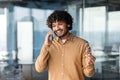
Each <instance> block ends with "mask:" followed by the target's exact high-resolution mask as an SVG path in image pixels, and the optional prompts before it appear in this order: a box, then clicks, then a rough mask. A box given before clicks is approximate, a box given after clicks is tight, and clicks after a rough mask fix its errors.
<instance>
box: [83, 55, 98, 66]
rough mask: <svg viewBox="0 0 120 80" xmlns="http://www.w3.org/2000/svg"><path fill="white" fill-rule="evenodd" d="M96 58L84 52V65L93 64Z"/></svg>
mask: <svg viewBox="0 0 120 80" xmlns="http://www.w3.org/2000/svg"><path fill="white" fill-rule="evenodd" d="M95 60H96V58H95V57H94V56H93V55H92V54H90V53H89V54H86V55H85V62H86V67H87V66H89V65H92V64H94V62H95Z"/></svg>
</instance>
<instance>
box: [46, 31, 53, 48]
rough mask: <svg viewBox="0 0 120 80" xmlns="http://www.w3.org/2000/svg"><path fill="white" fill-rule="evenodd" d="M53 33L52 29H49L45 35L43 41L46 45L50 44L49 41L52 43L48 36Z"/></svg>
mask: <svg viewBox="0 0 120 80" xmlns="http://www.w3.org/2000/svg"><path fill="white" fill-rule="evenodd" d="M52 34H54V31H49V32H48V33H47V35H46V37H45V42H44V44H45V45H47V46H50V45H51V43H52V39H51V38H50V36H51V35H52Z"/></svg>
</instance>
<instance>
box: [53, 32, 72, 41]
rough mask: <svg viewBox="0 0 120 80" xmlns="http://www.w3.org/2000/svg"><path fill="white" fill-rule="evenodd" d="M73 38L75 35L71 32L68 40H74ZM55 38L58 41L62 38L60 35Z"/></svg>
mask: <svg viewBox="0 0 120 80" xmlns="http://www.w3.org/2000/svg"><path fill="white" fill-rule="evenodd" d="M73 38H74V35H73V34H72V33H69V35H68V37H67V40H66V41H72V40H73ZM55 40H56V41H59V40H60V38H59V37H56V38H55Z"/></svg>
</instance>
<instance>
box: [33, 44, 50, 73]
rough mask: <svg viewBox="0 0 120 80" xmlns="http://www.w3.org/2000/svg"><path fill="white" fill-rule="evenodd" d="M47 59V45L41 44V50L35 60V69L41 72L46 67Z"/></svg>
mask: <svg viewBox="0 0 120 80" xmlns="http://www.w3.org/2000/svg"><path fill="white" fill-rule="evenodd" d="M48 59H49V52H48V46H46V45H43V47H42V49H41V52H40V54H39V56H38V58H37V60H36V62H35V69H36V71H38V72H43V71H44V70H45V69H46V67H47V62H48Z"/></svg>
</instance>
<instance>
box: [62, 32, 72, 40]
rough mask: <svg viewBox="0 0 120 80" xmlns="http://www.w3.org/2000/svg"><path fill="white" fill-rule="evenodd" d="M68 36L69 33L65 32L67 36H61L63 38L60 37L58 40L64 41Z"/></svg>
mask: <svg viewBox="0 0 120 80" xmlns="http://www.w3.org/2000/svg"><path fill="white" fill-rule="evenodd" d="M69 35H70V33H69V32H67V34H66V35H65V36H63V37H60V39H61V40H65V39H67V38H68V36H69Z"/></svg>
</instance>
